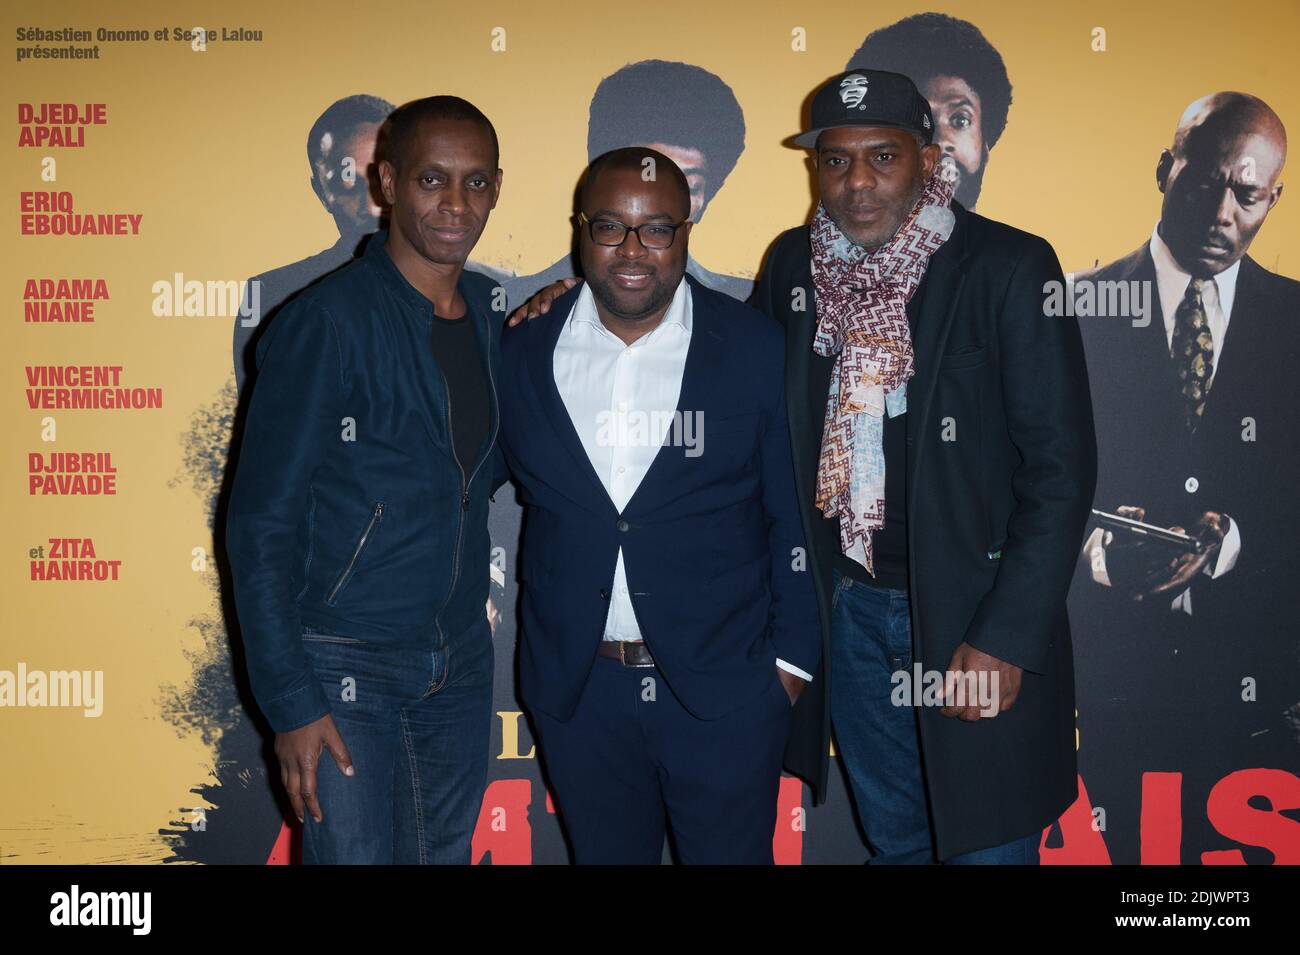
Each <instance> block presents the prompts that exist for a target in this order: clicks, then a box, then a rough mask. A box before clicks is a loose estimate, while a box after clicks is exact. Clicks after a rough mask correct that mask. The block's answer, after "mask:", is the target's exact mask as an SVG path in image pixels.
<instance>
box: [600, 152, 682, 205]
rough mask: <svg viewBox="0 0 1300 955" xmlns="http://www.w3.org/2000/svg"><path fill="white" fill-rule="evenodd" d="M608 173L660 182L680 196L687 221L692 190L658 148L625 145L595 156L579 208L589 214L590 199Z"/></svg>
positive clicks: (675, 166) (672, 163) (676, 168)
mask: <svg viewBox="0 0 1300 955" xmlns="http://www.w3.org/2000/svg"><path fill="white" fill-rule="evenodd" d="M610 172H623V173H627V172H634V173H637V174H638V175H640V176H641V178H642V179H643V180H645V181H647V182H654V181H656V180H663V181H664V182H666V183H667V184H668V186H669V187H670V189H671V190H672V191H673V192H674V193H677V194H679V195H680V196H681V202H682V207H681V210H680V211H681V218H686V216H688V215H689V214H690V211H691V187H690V184H689V183H688V182H687V181H686V174H685V173H683V172H682V170H681V169H680V168H679V167H678V165H677V163H675V162H673V161H672V160H671V159H669V158H668V157H667V156H665V155H664V154H663V153H661V152H659V151H658V150H657V149H651V148H650V147H648V146H626V147H624V148H622V149H611V150H610V151H609V152H607V153H603V154H602V155H600V156H597V157H596V158H595V159H593V160H592V161H591V165H589V166H588V167H587V174H586V176H584V177H583V180H582V188H581V189H580V190H579V192H578V206H579V208H580V209H581V210H582V211H583V212H587V213H588V214H590V206H589V202H590V197H591V193H592V191H593V189H594V188H595V186H596V184H597V182H598V181H599V179H600V177H601V176H602V175H604V174H605V173H610Z"/></svg>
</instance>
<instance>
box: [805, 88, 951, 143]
mask: <svg viewBox="0 0 1300 955" xmlns="http://www.w3.org/2000/svg"><path fill="white" fill-rule="evenodd" d="M842 126H891V127H894V128H897V129H910V130H912V131H914V132H916V133H918V134H919V135H920V136H921V137H922V138H923V139H924V140H925V141H926V142H927V143H928V142H932V141H933V139H934V120H933V119H932V118H931V116H930V104H929V103H928V102H927V101H926V99H925V97H924V96H922V95H921V94H920V92H919V91H918V90H917V88H916V84H915V83H913V82H912V81H911V80H909V79H908V78H907V77H906V76H904V75H903V74H902V73H889V72H887V71H885V70H849V71H848V72H847V73H840V74H839V75H837V76H832V77H831V78H830V79H829V80H827V81H826V82H825V83H823V84H822V85H821V87H820V88H819V89H818V90H817V93H816V94H815V95H814V96H813V101H812V129H810V130H808V131H807V132H806V133H800V134H799V135H798V136H795V137H794V140H793V142H794V144H795V145H796V146H803V147H804V148H805V149H813V148H814V147H816V145H817V137H818V136H820V135H821V134H822V133H823V132H824V131H825V130H828V129H838V128H839V127H842Z"/></svg>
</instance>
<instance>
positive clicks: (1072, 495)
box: [750, 69, 1096, 863]
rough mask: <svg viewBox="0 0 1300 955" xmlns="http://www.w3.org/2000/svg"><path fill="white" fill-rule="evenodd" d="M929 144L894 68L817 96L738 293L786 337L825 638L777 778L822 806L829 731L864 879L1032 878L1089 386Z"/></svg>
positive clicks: (1060, 795) (1070, 786)
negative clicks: (763, 256) (910, 868)
mask: <svg viewBox="0 0 1300 955" xmlns="http://www.w3.org/2000/svg"><path fill="white" fill-rule="evenodd" d="M932 138H933V119H932V116H931V112H930V107H929V104H928V103H927V102H926V101H925V99H924V98H923V97H921V95H920V93H919V92H918V91H917V89H916V87H915V86H914V85H913V84H912V82H911V81H910V80H909V79H907V78H906V77H904V76H902V75H900V74H897V73H887V72H882V71H878V70H869V69H858V70H852V71H850V72H848V73H843V74H841V75H839V76H836V77H834V78H833V79H831V80H830V81H828V82H827V83H826V84H825V85H823V86H822V87H821V89H820V90H819V91H818V92H817V94H816V96H815V98H814V100H813V105H812V128H811V129H810V130H809V131H807V132H805V133H803V134H802V135H800V136H798V137H796V138H795V140H794V142H795V144H797V145H799V146H803V147H805V148H808V149H813V150H815V160H816V166H817V184H818V189H819V192H820V198H821V202H820V203H819V205H818V207H817V211H816V213H815V215H814V218H813V222H812V224H811V226H802V227H799V228H795V229H791V230H789V231H788V232H785V233H783V234H782V235H781V236H779V237H778V238H777V240H776V242H775V244H774V245H773V247H772V249H771V251H770V254H769V257H768V261H767V264H766V267H765V269H764V270H763V273H762V276H761V277H760V280H759V282H758V284H757V286H756V287H755V290H754V295H753V298H752V299H751V300H750V301H751V304H754V305H756V306H757V307H759V308H760V309H762V310H763V311H765V312H766V313H767V314H769V315H771V316H773V317H775V318H776V319H778V320H779V321H780V322H781V323H782V324H783V325H784V326H785V329H786V369H785V389H786V394H787V396H788V399H789V400H788V410H789V414H790V431H791V443H792V445H793V452H794V458H795V468H796V484H797V486H798V490H799V497H800V506H801V508H802V518H803V522H804V529H805V535H806V537H807V539H808V542H809V548H810V551H811V558H812V559H811V560H810V562H809V565H810V568H811V570H812V572H813V577H814V581H815V583H816V585H817V593H818V599H819V601H820V608H821V612H822V625H823V638H824V640H825V652H824V653H823V660H824V661H825V664H824V666H823V667H822V668H821V670H820V672H818V673H817V674H816V675H815V677H814V679H813V680H812V682H811V683H809V684H808V686H807V687H806V689H805V690H804V692H803V694H802V695H801V697H800V699H799V703H798V706H797V708H796V710H795V714H794V723H793V726H792V732H791V742H790V746H789V748H788V750H787V753H786V764H787V766H788V767H789V768H790V769H791V770H793V771H795V772H798V773H799V774H800V775H802V776H804V777H805V778H807V779H809V780H810V781H812V783H813V784H814V786H815V787H816V788H817V789H818V790H819V796H820V797H821V798H825V797H824V793H825V786H826V779H827V762H828V760H827V752H828V736H829V734H830V729H831V724H832V722H833V724H834V728H835V734H836V742H837V749H838V751H839V753H840V754H841V756H842V757H843V759H844V762H845V766H846V768H847V769H848V774H849V778H850V782H851V784H852V788H853V793H854V799H855V802H856V804H857V811H858V813H859V816H860V818H861V821H862V824H863V827H864V829H865V831H866V833H867V835H868V839H869V841H870V843H871V848H872V850H873V852H874V859H873V861H876V862H882V863H888V862H918V863H925V862H932V861H943V862H948V863H1016V862H1019V863H1036V862H1037V860H1038V847H1039V841H1040V836H1041V833H1042V830H1043V829H1044V828H1045V827H1046V826H1048V825H1050V824H1051V823H1052V822H1053V821H1054V820H1055V819H1056V818H1057V816H1058V815H1059V814H1060V813H1061V812H1062V811H1063V810H1065V809H1066V807H1068V806H1069V805H1070V803H1071V802H1073V801H1074V798H1075V793H1076V783H1075V779H1076V765H1075V747H1074V719H1073V710H1074V679H1073V666H1072V658H1071V646H1070V631H1069V626H1068V623H1067V620H1066V612H1065V596H1066V591H1067V590H1068V588H1069V584H1070V577H1071V572H1072V570H1073V568H1074V561H1075V555H1076V554H1077V552H1078V547H1079V545H1080V543H1081V541H1082V538H1083V530H1084V524H1085V521H1086V519H1087V516H1088V509H1089V504H1090V503H1091V500H1092V492H1093V486H1094V482H1095V472H1096V450H1095V443H1094V437H1093V426H1092V412H1091V403H1090V400H1089V394H1088V380H1087V375H1086V372H1085V368H1084V360H1083V351H1082V346H1081V344H1080V338H1079V331H1078V327H1077V325H1076V324H1075V322H1074V320H1073V319H1071V318H1057V317H1052V318H1049V317H1046V316H1045V315H1044V308H1043V288H1044V284H1045V283H1046V282H1049V281H1057V282H1060V281H1062V274H1061V269H1060V266H1059V264H1058V262H1057V259H1056V255H1055V253H1054V252H1053V251H1052V248H1051V246H1050V245H1048V244H1047V242H1045V241H1044V240H1043V239H1041V238H1038V237H1037V236H1033V235H1029V234H1028V233H1025V232H1021V231H1019V230H1017V229H1014V228H1011V227H1010V226H1006V225H1003V224H1001V223H997V222H993V221H991V220H989V219H985V218H983V217H982V216H979V215H976V214H974V213H972V212H968V211H967V210H965V209H964V208H962V206H961V205H960V204H959V203H956V202H954V201H952V194H953V185H952V183H951V182H950V181H949V177H947V176H944V175H943V174H942V173H940V174H937V175H932V173H934V172H935V171H936V168H938V169H940V170H942V169H943V168H944V167H943V166H941V165H940V164H939V163H938V160H939V155H940V147H939V146H938V145H936V144H933V143H932ZM956 674H960V675H961V679H960V680H956V681H954V679H953V676H954V675H956ZM828 691H829V697H828ZM945 703H946V704H947V705H944V704H945Z"/></svg>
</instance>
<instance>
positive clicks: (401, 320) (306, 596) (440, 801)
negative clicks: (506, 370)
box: [227, 96, 501, 863]
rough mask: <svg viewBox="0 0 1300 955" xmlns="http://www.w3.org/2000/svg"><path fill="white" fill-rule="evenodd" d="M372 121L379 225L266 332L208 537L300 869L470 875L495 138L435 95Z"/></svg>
mask: <svg viewBox="0 0 1300 955" xmlns="http://www.w3.org/2000/svg"><path fill="white" fill-rule="evenodd" d="M389 124H390V132H389V137H388V151H387V155H386V156H385V158H384V160H383V161H382V162H381V163H380V177H381V180H382V182H383V188H384V193H385V198H386V199H387V200H388V202H389V203H390V204H391V206H392V226H391V228H390V229H389V230H387V231H381V232H379V233H378V234H376V235H375V236H374V237H373V238H372V239H371V241H370V242H369V243H368V244H367V246H366V251H365V255H364V256H363V257H362V258H360V259H357V260H355V261H354V262H352V263H350V264H349V265H347V266H346V267H344V268H343V269H340V270H339V271H337V272H335V273H333V274H332V275H330V276H329V277H328V278H326V279H324V280H323V281H321V282H319V283H317V284H316V285H314V286H312V287H311V288H310V289H308V290H307V291H305V292H304V293H303V294H301V295H300V296H298V297H297V298H296V299H294V301H293V302H292V303H291V304H290V305H289V306H287V307H286V308H285V309H284V310H283V312H281V314H280V315H278V316H277V317H276V319H275V321H274V322H272V323H271V325H270V326H269V327H268V331H267V334H266V335H265V336H264V337H263V339H262V341H261V342H260V344H259V347H258V359H259V366H258V377H257V383H256V385H255V386H254V388H253V396H252V403H251V406H250V408H249V417H248V425H247V429H246V431H245V433H244V437H243V443H242V446H241V450H240V459H239V466H238V471H237V472H236V478H235V482H234V489H233V491H232V496H231V502H230V513H229V518H228V522H227V550H228V553H229V557H230V565H231V570H232V572H233V577H234V591H235V602H236V606H237V608H238V612H239V624H240V629H241V632H242V635H243V643H244V650H245V653H246V654H247V659H248V670H249V679H250V683H251V685H252V689H253V694H254V696H255V697H256V699H257V703H258V706H259V707H260V708H261V710H262V712H263V714H264V715H265V716H266V718H267V720H268V722H269V723H270V724H271V728H272V729H274V730H275V732H276V741H275V752H276V756H277V758H278V760H279V762H280V775H281V780H282V781H283V783H284V785H285V789H286V791H287V793H288V796H289V798H290V800H291V801H292V804H293V808H294V811H295V813H296V814H297V816H298V818H299V819H300V820H302V821H303V822H304V825H305V829H304V836H303V859H304V861H305V862H309V863H362V862H363V863H383V862H399V863H417V862H418V863H438V862H468V861H469V854H470V838H471V835H472V833H473V831H474V826H475V823H476V821H477V818H478V812H479V805H480V803H481V801H482V795H483V790H484V787H485V785H486V780H487V751H488V731H489V726H490V720H491V709H492V676H493V652H492V638H491V632H490V629H489V627H488V621H487V617H486V613H485V610H484V607H485V603H486V600H487V590H488V573H487V571H488V566H489V563H488V556H489V543H488V534H487V506H488V495H489V494H490V493H491V491H492V487H491V483H492V478H493V473H494V468H493V466H492V463H491V461H492V448H493V443H494V439H495V434H496V430H497V409H496V402H495V400H494V392H495V387H494V382H495V380H497V379H498V378H499V370H498V369H497V367H496V365H497V362H498V354H497V352H498V347H497V329H498V327H499V324H500V323H499V319H498V317H497V315H496V314H494V313H493V305H494V303H493V297H494V290H495V288H496V286H495V285H494V283H492V281H491V280H490V279H487V278H485V277H483V276H479V275H474V274H472V273H469V272H466V271H464V268H463V267H464V264H465V260H466V258H467V257H468V255H469V252H470V250H471V249H472V248H473V246H474V243H475V242H476V241H477V240H478V237H479V235H480V234H481V233H482V231H483V228H484V226H485V225H486V223H487V218H488V214H489V212H490V211H491V209H492V208H493V207H494V206H495V205H496V200H497V195H498V193H499V191H500V188H501V170H500V169H499V168H497V163H498V150H497V139H496V133H495V131H494V130H493V128H492V125H491V123H489V122H488V120H487V118H486V117H485V116H483V114H482V113H481V112H479V111H478V109H476V108H475V107H474V106H473V105H472V104H470V103H467V102H465V101H464V100H461V99H458V98H456V97H450V96H437V97H429V98H427V99H423V100H417V101H415V102H414V103H409V104H407V105H406V106H404V107H402V108H401V109H399V110H398V111H397V112H396V113H394V114H393V116H392V117H391V118H390V120H389ZM325 750H328V751H329V753H330V755H331V757H332V762H333V763H336V764H337V766H332V765H319V764H320V763H321V757H322V754H323V752H324V751H325ZM330 762H331V760H326V761H325V763H326V764H328V763H330ZM318 769H319V772H318Z"/></svg>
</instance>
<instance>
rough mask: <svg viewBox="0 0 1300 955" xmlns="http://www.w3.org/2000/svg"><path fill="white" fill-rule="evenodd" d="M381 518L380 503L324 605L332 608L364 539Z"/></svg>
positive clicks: (381, 504) (382, 514) (355, 560)
mask: <svg viewBox="0 0 1300 955" xmlns="http://www.w3.org/2000/svg"><path fill="white" fill-rule="evenodd" d="M383 516H384V502H383V501H380V502H379V503H378V504H376V505H375V509H374V511H373V512H372V513H371V515H370V523H369V524H367V525H366V529H365V530H364V531H362V532H361V540H359V541H357V549H356V550H354V551H353V552H352V559H351V560H349V561H348V565H347V566H346V567H344V568H343V573H342V574H341V575H340V576H339V579H338V582H337V583H335V584H334V589H333V590H331V591H330V592H329V596H328V597H326V598H325V603H327V604H329V605H331V606H333V604H334V598H335V597H337V596H338V593H339V591H340V590H342V589H343V585H344V584H345V583H347V581H348V578H349V577H351V576H352V568H353V567H355V566H356V563H357V558H358V557H360V556H361V550H362V548H364V547H365V546H366V539H367V538H368V537H369V536H370V532H371V531H372V530H373V529H374V526H375V525H376V524H378V523H379V521H380V519H381V518H383Z"/></svg>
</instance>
